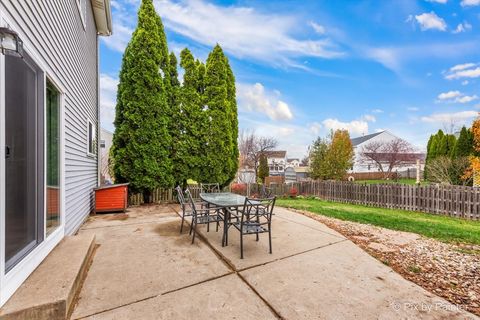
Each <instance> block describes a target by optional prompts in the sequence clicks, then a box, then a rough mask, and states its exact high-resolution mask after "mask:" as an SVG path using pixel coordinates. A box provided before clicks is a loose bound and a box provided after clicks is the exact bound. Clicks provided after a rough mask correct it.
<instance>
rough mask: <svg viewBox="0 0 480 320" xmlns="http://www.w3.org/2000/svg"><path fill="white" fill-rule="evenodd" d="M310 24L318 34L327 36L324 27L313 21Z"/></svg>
mask: <svg viewBox="0 0 480 320" xmlns="http://www.w3.org/2000/svg"><path fill="white" fill-rule="evenodd" d="M309 24H310V26H311V27H312V29H313V30H314V31H315V32H316V33H318V34H321V35H324V34H325V32H326V30H325V27H324V26H322V25H319V24H318V23H316V22H313V21H311V22H310V23H309Z"/></svg>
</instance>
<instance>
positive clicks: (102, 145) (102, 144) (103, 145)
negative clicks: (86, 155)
mask: <svg viewBox="0 0 480 320" xmlns="http://www.w3.org/2000/svg"><path fill="white" fill-rule="evenodd" d="M100 148H102V149H105V140H100Z"/></svg>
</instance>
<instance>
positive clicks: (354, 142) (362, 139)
mask: <svg viewBox="0 0 480 320" xmlns="http://www.w3.org/2000/svg"><path fill="white" fill-rule="evenodd" d="M384 132H385V131H380V132H375V133H372V134H367V135H365V136H362V137H357V138H353V139H350V141H352V145H353V146H354V147H356V146H358V145H359V144H362V143H364V142H366V141H368V140H370V139H372V138H374V137H376V136H378V135H380V134H382V133H384Z"/></svg>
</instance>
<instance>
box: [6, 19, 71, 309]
mask: <svg viewBox="0 0 480 320" xmlns="http://www.w3.org/2000/svg"><path fill="white" fill-rule="evenodd" d="M12 22H13V21H9V20H8V19H7V18H6V17H5V16H4V15H3V14H2V12H0V26H4V25H9V26H10V27H12V28H13V29H14V30H15V31H16V32H18V33H19V35H20V38H21V39H23V41H24V43H23V50H24V51H25V52H26V53H27V54H28V55H29V56H30V57H31V59H32V60H33V61H34V62H35V63H36V64H37V66H38V67H39V68H40V69H41V70H42V72H43V73H44V77H48V78H49V79H50V80H51V82H52V83H53V84H55V85H56V86H57V88H58V89H59V92H60V95H61V101H60V108H61V112H60V126H61V127H60V128H61V130H60V139H61V142H60V155H61V160H60V174H61V178H60V188H61V190H60V226H59V227H58V228H57V229H56V230H55V231H53V232H52V233H51V234H50V235H49V236H48V237H46V238H44V240H43V242H42V243H40V244H39V245H37V246H36V247H35V248H34V249H33V250H32V251H31V252H30V253H28V255H27V256H26V257H25V258H23V259H22V260H21V261H20V262H19V263H18V264H17V265H15V266H14V267H13V268H12V269H11V270H9V271H8V273H6V274H5V237H4V235H5V188H6V184H5V175H3V174H0V307H1V306H2V305H3V304H5V302H7V301H8V299H9V298H10V297H11V296H12V295H13V294H14V293H15V291H16V290H17V289H18V288H19V287H20V285H21V284H22V283H23V282H24V281H25V280H26V279H27V278H28V276H30V274H31V273H32V272H33V271H34V270H35V269H36V268H37V267H38V266H39V265H40V263H41V262H42V261H43V259H45V257H46V256H47V255H48V254H49V253H50V252H51V251H52V250H53V248H54V247H55V246H56V245H57V244H58V243H59V242H60V241H61V240H62V239H63V237H64V236H65V90H64V88H63V87H61V86H58V84H59V83H60V81H58V79H57V78H56V77H55V76H54V73H53V72H51V70H50V69H49V68H48V67H47V65H46V64H45V63H44V61H43V59H42V56H41V55H39V54H37V52H36V51H35V49H34V48H33V47H32V46H30V44H29V43H28V42H27V41H26V40H28V39H27V37H26V36H25V35H24V34H22V29H21V28H19V26H17V25H15V24H13V23H12ZM4 70H5V57H4V56H3V55H1V54H0V128H5V71H4ZM43 89H44V90H46V82H45V81H44V88H43ZM44 101H45V100H44ZM44 106H45V102H44ZM44 156H45V157H46V154H44ZM0 172H5V135H4V132H3V131H1V130H0ZM44 185H45V186H46V177H45V178H44ZM45 194H46V193H45ZM45 196H46V195H45ZM45 212H46V211H44V215H45V214H46V213H45ZM44 227H45V228H44V232H46V225H45V226H44Z"/></svg>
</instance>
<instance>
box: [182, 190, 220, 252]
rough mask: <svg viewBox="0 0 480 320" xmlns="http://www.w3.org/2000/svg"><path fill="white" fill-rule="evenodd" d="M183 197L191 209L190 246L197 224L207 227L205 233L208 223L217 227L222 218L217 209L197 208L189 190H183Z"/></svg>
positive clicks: (193, 239)
mask: <svg viewBox="0 0 480 320" xmlns="http://www.w3.org/2000/svg"><path fill="white" fill-rule="evenodd" d="M185 195H186V196H187V198H188V202H189V203H190V205H191V208H192V223H191V224H190V233H192V232H193V237H192V244H193V243H194V241H195V235H196V234H197V224H206V225H207V232H208V228H209V226H210V222H215V223H216V224H217V230H216V231H218V226H219V225H220V221H223V216H222V215H221V214H220V210H218V209H217V208H212V207H211V206H209V207H205V208H197V205H196V204H195V202H194V201H193V198H192V194H191V193H190V190H188V189H187V190H185Z"/></svg>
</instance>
